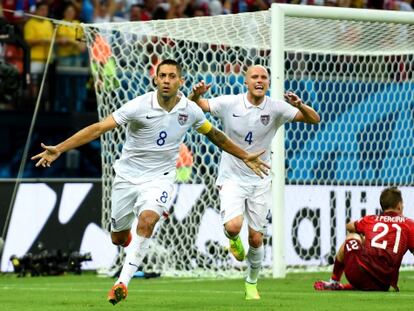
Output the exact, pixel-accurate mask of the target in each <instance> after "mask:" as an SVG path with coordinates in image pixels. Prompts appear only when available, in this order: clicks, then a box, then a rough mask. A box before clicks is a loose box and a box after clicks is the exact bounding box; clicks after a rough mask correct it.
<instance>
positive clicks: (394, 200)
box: [380, 187, 403, 211]
mask: <svg viewBox="0 0 414 311" xmlns="http://www.w3.org/2000/svg"><path fill="white" fill-rule="evenodd" d="M402 201H403V199H402V195H401V191H400V190H398V189H397V187H389V188H385V189H384V190H382V192H381V196H380V205H381V208H382V210H383V211H385V210H387V209H395V207H396V206H397V204H398V203H400V202H402Z"/></svg>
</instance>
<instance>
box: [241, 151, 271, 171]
mask: <svg viewBox="0 0 414 311" xmlns="http://www.w3.org/2000/svg"><path fill="white" fill-rule="evenodd" d="M263 153H265V150H262V151H259V152H254V153H249V154H248V156H247V157H246V158H245V159H244V160H243V161H244V163H245V164H246V165H247V166H248V167H249V168H250V169H251V170H252V171H253V172H255V174H256V175H257V176H259V177H260V178H263V175H269V169H270V165H269V164H267V163H266V162H264V161H263V160H262V159H260V156H261V155H262V154H263Z"/></svg>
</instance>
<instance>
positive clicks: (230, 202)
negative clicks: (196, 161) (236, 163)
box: [219, 182, 272, 233]
mask: <svg viewBox="0 0 414 311" xmlns="http://www.w3.org/2000/svg"><path fill="white" fill-rule="evenodd" d="M219 194H220V215H221V220H222V222H223V224H225V223H226V222H228V221H230V220H232V219H234V218H236V217H237V216H240V215H243V216H244V217H245V218H246V219H247V223H248V225H249V226H250V227H251V228H252V229H253V230H255V231H258V232H262V233H265V232H266V227H267V225H268V223H269V220H268V215H270V209H271V206H272V187H271V182H266V183H263V184H258V185H257V184H256V185H241V184H236V183H232V182H225V183H223V184H222V185H221V187H220V192H219Z"/></svg>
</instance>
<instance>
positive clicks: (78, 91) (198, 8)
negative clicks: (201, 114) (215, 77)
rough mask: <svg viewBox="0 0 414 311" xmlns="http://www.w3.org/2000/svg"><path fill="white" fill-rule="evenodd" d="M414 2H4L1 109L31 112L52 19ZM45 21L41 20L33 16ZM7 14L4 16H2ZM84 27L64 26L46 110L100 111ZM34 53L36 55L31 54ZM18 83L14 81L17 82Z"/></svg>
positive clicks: (407, 7) (407, 0)
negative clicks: (287, 5) (278, 5)
mask: <svg viewBox="0 0 414 311" xmlns="http://www.w3.org/2000/svg"><path fill="white" fill-rule="evenodd" d="M413 1H414V0H277V1H272V0H44V1H36V0H1V5H2V8H3V9H5V10H4V12H3V13H2V10H1V7H0V81H1V82H2V83H1V84H2V85H3V87H1V89H0V94H3V95H0V109H23V110H24V109H31V108H32V107H33V105H32V104H31V103H33V102H34V101H35V100H36V99H37V95H38V92H39V87H40V85H41V79H42V76H43V72H44V71H45V64H46V60H47V57H48V54H49V49H50V42H51V39H52V34H53V28H54V26H53V24H52V21H51V20H48V19H47V18H53V19H58V20H63V21H67V22H70V23H72V24H73V23H75V24H76V23H81V22H83V23H104V22H122V21H147V20H154V19H171V18H183V17H195V16H208V15H219V14H229V13H240V12H251V11H258V10H267V9H268V8H269V7H270V6H271V4H272V3H273V2H281V3H292V4H302V5H325V6H338V7H352V8H370V9H388V10H401V11H412V10H413V6H412V2H413ZM25 13H29V14H33V15H37V16H40V17H45V19H39V18H35V17H33V16H30V15H29V14H25ZM2 15H3V16H2ZM81 38H82V29H81V27H73V26H66V25H59V27H58V29H57V34H56V40H55V46H54V47H53V53H52V54H53V57H52V63H51V65H50V68H49V70H48V76H49V79H48V81H47V83H45V85H46V88H45V90H44V92H43V93H44V95H43V96H44V98H42V99H43V101H42V102H43V103H44V109H45V110H47V111H62V112H64V111H73V110H75V111H84V110H85V109H88V107H89V108H91V109H94V107H93V104H90V105H89V106H88V105H86V104H85V102H88V100H89V102H93V98H94V94H93V90H91V91H90V92H89V93H88V90H90V89H91V87H90V86H91V85H93V83H91V80H90V74H89V61H88V55H87V51H86V46H85V43H84V42H82V40H81ZM28 51H30V53H29V52H28ZM13 79H14V80H13Z"/></svg>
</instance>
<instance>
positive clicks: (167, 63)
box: [156, 58, 183, 77]
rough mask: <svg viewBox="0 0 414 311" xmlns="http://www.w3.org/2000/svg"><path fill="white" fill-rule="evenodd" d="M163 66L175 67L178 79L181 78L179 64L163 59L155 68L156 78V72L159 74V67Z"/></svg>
mask: <svg viewBox="0 0 414 311" xmlns="http://www.w3.org/2000/svg"><path fill="white" fill-rule="evenodd" d="M164 65H171V66H175V68H177V71H178V76H179V77H181V76H182V75H181V74H182V71H183V70H182V68H181V65H180V64H179V63H177V62H176V61H175V60H173V59H168V58H167V59H164V60H163V61H162V62H161V63H159V64H158V66H157V71H156V75H157V76H158V72H159V70H160V67H161V66H164Z"/></svg>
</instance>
